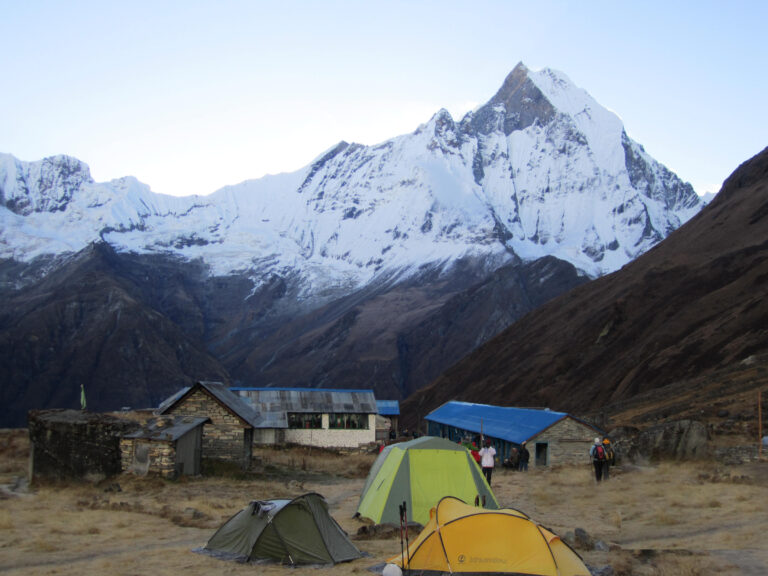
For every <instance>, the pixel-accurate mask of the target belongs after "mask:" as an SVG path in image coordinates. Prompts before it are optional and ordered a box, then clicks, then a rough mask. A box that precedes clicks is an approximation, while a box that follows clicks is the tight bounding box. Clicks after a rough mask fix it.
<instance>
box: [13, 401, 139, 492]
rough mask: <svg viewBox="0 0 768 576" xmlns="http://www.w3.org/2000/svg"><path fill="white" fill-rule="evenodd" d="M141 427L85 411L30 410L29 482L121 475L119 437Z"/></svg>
mask: <svg viewBox="0 0 768 576" xmlns="http://www.w3.org/2000/svg"><path fill="white" fill-rule="evenodd" d="M139 426H140V425H139V424H138V423H137V422H134V421H132V420H126V419H122V418H117V417H115V416H112V415H109V414H95V413H92V412H85V411H82V410H31V411H30V412H29V414H28V423H27V428H28V430H29V440H30V455H29V461H30V462H29V478H30V481H34V480H35V479H38V478H53V479H72V478H89V479H93V478H107V477H110V476H116V475H117V474H120V472H121V470H122V466H121V452H120V437H121V436H123V435H124V434H130V433H132V432H135V431H136V430H137V429H138V428H139Z"/></svg>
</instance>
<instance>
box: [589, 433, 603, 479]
mask: <svg viewBox="0 0 768 576" xmlns="http://www.w3.org/2000/svg"><path fill="white" fill-rule="evenodd" d="M589 455H590V456H591V457H592V465H593V466H594V467H595V480H596V481H597V482H598V483H599V482H600V481H601V480H602V479H603V471H604V470H605V461H606V457H605V448H604V447H603V444H602V442H601V441H600V438H595V443H594V444H593V445H592V447H591V448H590V449H589Z"/></svg>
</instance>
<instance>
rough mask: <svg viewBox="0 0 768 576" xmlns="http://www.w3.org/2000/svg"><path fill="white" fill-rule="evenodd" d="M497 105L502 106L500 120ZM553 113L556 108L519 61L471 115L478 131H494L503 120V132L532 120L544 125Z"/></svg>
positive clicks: (513, 130) (521, 127)
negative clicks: (491, 96)
mask: <svg viewBox="0 0 768 576" xmlns="http://www.w3.org/2000/svg"><path fill="white" fill-rule="evenodd" d="M499 106H503V107H504V112H503V119H501V118H499V117H498V116H499V114H500V111H499V109H498V108H499ZM554 115H555V108H554V106H552V103H551V102H550V101H549V100H548V99H547V97H546V96H545V95H544V93H543V92H542V91H541V90H540V89H539V87H538V86H536V84H535V83H534V82H533V81H532V80H531V78H530V71H529V70H528V67H527V66H526V65H525V64H523V63H522V62H519V63H518V64H517V66H515V67H514V68H513V70H512V72H510V73H509V74H508V75H507V77H506V78H505V79H504V83H503V84H502V85H501V88H499V90H498V92H496V94H495V95H494V96H493V98H491V99H490V100H489V101H488V103H487V104H485V105H484V106H482V107H481V108H480V109H479V110H478V111H477V113H476V114H475V115H474V117H473V126H474V127H475V129H476V130H478V131H479V132H480V133H481V134H488V133H489V132H491V131H493V130H494V129H495V128H496V126H497V125H498V123H499V120H501V121H502V124H503V130H504V134H505V135H507V136H509V135H510V134H511V133H512V132H515V131H517V130H525V129H526V128H528V127H529V126H531V125H533V124H534V123H535V122H537V121H538V122H539V124H546V123H547V122H549V121H550V120H551V119H552V117H553V116H554Z"/></svg>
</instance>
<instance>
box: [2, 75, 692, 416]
mask: <svg viewBox="0 0 768 576" xmlns="http://www.w3.org/2000/svg"><path fill="white" fill-rule="evenodd" d="M701 206H702V203H701V201H700V200H699V198H698V197H697V196H696V194H695V193H694V191H693V190H692V188H691V186H690V185H688V184H685V183H683V182H681V181H680V180H679V179H678V178H677V177H676V176H675V175H674V174H672V173H671V172H669V171H668V170H667V169H666V168H664V167H663V166H662V165H661V164H659V163H658V162H656V161H655V160H653V159H652V158H650V157H649V156H648V155H647V154H646V153H645V151H644V150H643V149H642V147H641V146H640V145H639V144H637V143H635V142H633V141H632V140H631V139H630V138H629V137H627V135H626V132H625V131H624V128H623V126H622V123H621V121H620V120H619V118H618V117H617V116H616V115H614V114H613V113H611V112H609V111H607V110H605V109H604V108H602V107H601V106H600V105H599V104H597V103H596V102H595V101H594V100H593V99H592V98H591V97H590V96H589V95H588V94H587V93H586V92H584V91H583V90H581V89H579V88H576V87H575V86H574V85H573V84H572V83H571V82H570V81H569V80H568V79H567V78H566V77H565V76H564V75H563V74H561V73H559V72H554V71H551V70H543V71H541V72H531V71H529V70H528V69H527V68H525V66H523V65H522V64H520V65H518V66H517V67H516V68H515V69H514V70H513V71H512V73H511V74H510V75H509V76H508V77H507V79H506V80H505V82H504V84H503V85H502V87H501V89H500V90H499V91H498V93H497V94H496V95H495V96H494V97H493V98H492V99H491V100H490V101H489V102H488V103H487V104H485V105H484V106H482V107H480V108H478V109H477V110H475V111H474V112H472V113H470V114H467V115H466V116H465V117H464V118H462V119H461V120H458V121H457V120H454V119H453V118H452V117H451V116H450V114H448V112H446V111H444V110H441V111H439V112H438V113H437V114H435V115H434V116H433V117H432V118H431V119H430V120H429V121H428V122H427V123H425V124H424V125H422V126H419V127H418V128H417V129H416V130H415V131H414V132H413V133H411V134H405V135H402V136H398V137H396V138H392V139H391V140H387V141H386V142H382V143H381V144H378V145H376V146H362V145H359V144H347V143H345V142H341V143H339V144H338V145H336V146H334V147H333V148H332V149H330V150H328V151H327V152H325V153H324V154H322V155H321V156H320V157H318V158H317V160H315V161H314V162H312V163H311V164H310V165H309V166H307V167H305V168H304V169H302V170H299V171H297V172H294V173H291V174H280V175H277V176H268V177H265V178H261V179H258V180H251V181H246V182H243V183H240V184H237V185H234V186H228V187H225V188H223V189H221V190H218V191H217V192H214V193H213V194H211V195H209V196H204V197H199V196H192V197H186V198H176V197H171V196H165V195H161V194H155V193H153V192H152V191H151V190H150V189H149V187H148V186H146V185H145V184H142V183H140V182H138V181H137V180H136V179H135V178H132V177H126V178H121V179H118V180H114V181H111V182H104V183H98V182H94V181H93V179H92V178H91V176H90V173H89V169H88V167H87V166H86V165H85V164H84V163H82V162H81V161H79V160H77V159H74V158H71V157H67V156H56V157H51V158H46V159H44V160H42V161H39V162H22V161H20V160H18V159H16V158H14V157H13V156H10V155H8V154H0V351H1V352H0V381H3V382H8V383H11V384H10V385H9V386H7V387H0V425H5V426H8V425H13V426H17V425H23V424H24V422H25V419H26V414H27V411H28V410H29V409H32V408H51V407H72V406H78V405H79V404H78V402H79V398H80V396H79V393H80V392H79V390H80V385H81V384H83V383H85V386H86V388H87V389H88V390H89V391H90V394H91V397H90V398H89V401H88V405H89V408H93V409H97V410H114V409H118V408H120V407H122V406H153V405H156V403H157V401H159V399H162V398H165V397H167V396H168V395H169V394H171V393H173V392H174V391H175V390H176V389H177V388H178V387H179V386H183V385H188V383H189V382H190V381H191V380H194V379H203V380H206V379H214V380H222V381H225V382H230V383H240V384H243V385H249V386H302V387H329V386H331V387H335V388H370V389H372V390H374V391H375V393H376V395H377V397H379V398H395V399H397V398H399V399H402V398H405V397H407V396H408V395H410V394H411V393H413V392H414V391H415V390H418V389H420V388H422V387H423V386H425V385H427V384H429V383H430V382H432V381H433V380H434V379H435V378H437V377H438V376H439V375H440V374H441V373H442V372H443V371H444V370H446V369H447V368H448V367H449V366H450V365H452V364H454V363H455V362H456V361H457V360H458V359H459V358H462V357H463V356H465V355H467V354H469V353H470V352H472V351H473V350H476V349H477V347H478V346H480V345H482V344H483V343H485V342H487V341H488V340H489V339H490V338H492V337H493V336H494V335H496V334H498V333H499V332H501V331H502V330H504V329H506V328H507V327H508V326H510V325H511V324H513V323H515V322H516V321H517V320H519V319H520V318H522V317H524V316H525V315H526V314H528V313H530V312H531V311H532V310H535V309H536V308H537V307H539V306H541V305H542V304H544V303H545V302H547V301H549V300H551V299H552V298H555V297H557V296H559V295H561V294H563V293H565V292H567V291H569V290H571V289H573V288H575V287H577V286H581V285H582V284H584V283H585V282H587V281H588V278H587V277H588V276H591V277H595V276H598V275H601V274H604V273H607V272H611V271H613V270H616V269H618V268H619V267H621V266H623V265H624V264H625V263H627V262H629V261H630V260H632V259H634V258H635V257H636V256H638V255H639V254H641V253H642V252H643V251H645V250H647V249H648V248H650V247H651V246H653V245H654V244H656V243H657V242H659V241H660V240H661V239H663V238H664V237H666V236H667V235H668V234H669V232H670V231H672V230H674V229H676V228H677V227H679V226H680V225H681V224H682V223H683V222H685V221H686V220H687V219H688V218H690V217H691V216H692V215H694V214H695V213H696V212H697V211H698V210H699V209H700V208H701ZM499 400H500V401H501V400H502V399H499Z"/></svg>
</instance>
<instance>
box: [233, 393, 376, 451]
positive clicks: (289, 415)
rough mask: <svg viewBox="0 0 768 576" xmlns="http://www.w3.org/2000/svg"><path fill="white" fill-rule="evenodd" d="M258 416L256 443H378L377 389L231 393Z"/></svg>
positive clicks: (343, 445) (330, 445)
mask: <svg viewBox="0 0 768 576" xmlns="http://www.w3.org/2000/svg"><path fill="white" fill-rule="evenodd" d="M231 390H232V391H233V392H234V393H236V394H238V395H240V396H241V398H242V399H243V400H246V401H247V402H248V403H249V404H250V405H251V406H253V408H254V410H256V412H258V413H259V415H260V417H261V421H260V423H259V426H258V427H257V428H256V430H255V433H254V434H255V435H254V442H255V443H256V444H262V445H264V444H301V445H305V446H319V447H324V448H357V447H359V446H362V445H365V444H372V443H374V442H375V441H376V413H377V409H376V398H375V397H374V395H373V391H372V390H332V389H327V388H237V387H236V388H231Z"/></svg>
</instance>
